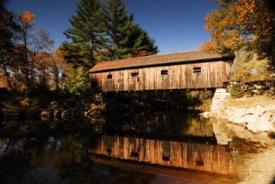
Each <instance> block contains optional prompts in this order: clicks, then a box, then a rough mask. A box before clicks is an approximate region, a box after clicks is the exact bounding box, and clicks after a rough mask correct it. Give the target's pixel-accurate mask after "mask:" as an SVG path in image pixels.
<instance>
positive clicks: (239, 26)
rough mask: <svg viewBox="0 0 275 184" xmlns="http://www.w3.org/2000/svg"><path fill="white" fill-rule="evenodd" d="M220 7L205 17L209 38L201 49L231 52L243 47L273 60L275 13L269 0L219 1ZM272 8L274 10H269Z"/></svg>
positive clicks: (274, 51) (274, 62) (274, 52)
mask: <svg viewBox="0 0 275 184" xmlns="http://www.w3.org/2000/svg"><path fill="white" fill-rule="evenodd" d="M218 2H219V3H220V7H219V9H217V10H214V11H212V12H211V13H210V14H208V15H207V17H206V26H205V28H206V31H208V32H210V34H211V36H212V39H211V40H210V41H209V42H207V43H205V44H204V49H206V50H208V51H215V52H220V53H232V52H234V51H236V50H239V49H240V48H242V47H246V48H247V49H248V50H253V51H254V52H257V53H258V55H259V56H260V57H261V58H265V57H266V58H268V59H269V60H272V62H273V65H274V64H275V61H274V58H275V57H274V54H275V14H274V12H275V11H274V6H271V4H272V2H271V0H219V1H218ZM272 7H273V9H272Z"/></svg>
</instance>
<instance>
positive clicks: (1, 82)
mask: <svg viewBox="0 0 275 184" xmlns="http://www.w3.org/2000/svg"><path fill="white" fill-rule="evenodd" d="M0 88H8V84H7V80H6V77H5V76H4V75H3V74H1V73H0Z"/></svg>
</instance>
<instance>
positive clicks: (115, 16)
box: [63, 0, 158, 67]
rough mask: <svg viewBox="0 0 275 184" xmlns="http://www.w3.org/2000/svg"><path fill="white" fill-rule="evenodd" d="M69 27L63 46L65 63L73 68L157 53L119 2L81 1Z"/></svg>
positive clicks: (151, 40) (146, 35) (152, 43)
mask: <svg viewBox="0 0 275 184" xmlns="http://www.w3.org/2000/svg"><path fill="white" fill-rule="evenodd" d="M70 24H71V28H69V29H68V30H66V31H65V33H64V34H65V35H66V37H67V41H66V42H65V43H64V44H63V46H64V48H65V50H66V55H67V58H68V60H69V61H71V62H72V63H74V64H75V65H76V66H79V65H81V66H84V67H90V66H92V65H94V64H95V63H96V62H97V61H102V60H114V59H120V58H127V57H133V56H140V55H151V54H154V53H157V52H158V48H157V46H155V43H154V40H153V39H152V38H150V37H149V35H148V34H147V33H146V32H145V31H144V30H143V29H142V28H141V27H140V26H139V25H138V24H136V23H135V22H134V21H133V16H132V15H130V14H129V12H128V10H127V9H126V7H125V5H124V4H123V2H122V1H121V0H109V1H107V2H106V4H100V3H99V2H98V1H97V0H80V1H79V4H78V8H77V11H76V15H74V16H72V18H71V19H70Z"/></svg>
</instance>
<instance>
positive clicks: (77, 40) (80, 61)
mask: <svg viewBox="0 0 275 184" xmlns="http://www.w3.org/2000/svg"><path fill="white" fill-rule="evenodd" d="M70 24H71V28H69V29H67V30H66V31H65V32H64V34H65V36H66V37H67V41H66V42H65V43H64V44H63V46H64V48H65V50H66V51H67V52H66V53H67V58H69V61H71V62H73V63H74V64H76V65H82V66H86V67H90V66H91V65H94V64H95V63H96V61H97V60H98V58H97V56H98V54H97V53H98V52H99V51H100V49H101V45H102V42H103V38H102V34H103V30H102V17H101V11H100V3H99V2H98V1H97V0H80V1H79V3H78V6H77V11H76V15H74V16H72V17H71V18H70Z"/></svg>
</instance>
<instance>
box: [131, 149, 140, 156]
mask: <svg viewBox="0 0 275 184" xmlns="http://www.w3.org/2000/svg"><path fill="white" fill-rule="evenodd" d="M131 157H139V152H138V150H137V149H133V150H132V152H131Z"/></svg>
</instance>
